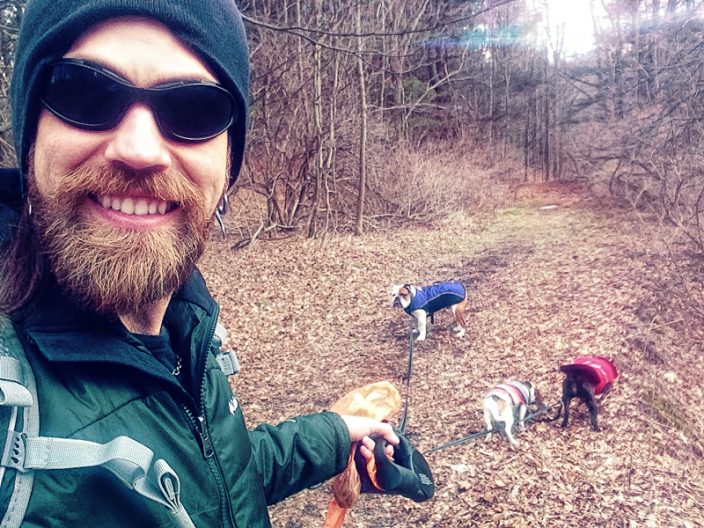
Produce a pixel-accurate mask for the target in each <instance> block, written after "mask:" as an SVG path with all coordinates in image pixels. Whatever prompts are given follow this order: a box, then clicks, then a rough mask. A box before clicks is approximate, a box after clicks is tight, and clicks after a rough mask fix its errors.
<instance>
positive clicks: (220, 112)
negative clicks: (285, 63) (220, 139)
mask: <svg viewBox="0 0 704 528" xmlns="http://www.w3.org/2000/svg"><path fill="white" fill-rule="evenodd" d="M42 103H43V104H44V106H45V107H46V108H47V109H48V110H49V111H50V112H52V113H53V114H54V115H55V116H57V117H58V118H59V119H61V120H63V121H65V122H66V123H68V124H70V125H73V126H75V127H78V128H83V129H85V130H110V129H111V128H114V127H116V126H117V125H118V124H119V123H120V121H121V120H122V118H123V117H124V116H125V113H127V110H128V109H129V108H130V106H132V105H133V104H135V103H144V104H146V105H148V106H149V108H150V109H151V110H152V112H153V114H154V119H155V120H156V123H157V125H158V126H159V130H160V131H161V133H162V134H163V135H164V136H165V137H167V138H169V139H173V140H176V141H189V142H190V141H192V142H195V141H205V140H208V139H211V138H214V137H215V136H217V135H219V134H221V133H223V132H224V131H225V130H227V129H228V128H230V126H231V125H232V123H234V121H235V120H236V119H237V106H236V104H235V99H234V97H233V96H232V94H230V92H228V91H227V90H226V89H225V88H223V87H222V86H220V85H218V84H215V83H211V82H207V81H185V80H184V81H176V82H169V83H166V84H161V85H158V86H154V87H151V88H137V87H136V86H134V85H133V84H131V83H130V82H129V81H127V80H126V79H123V78H122V77H120V76H119V75H117V74H116V73H114V72H112V71H110V70H108V69H106V68H103V67H101V66H99V65H97V64H94V63H91V62H87V61H83V60H79V59H61V60H58V61H56V62H53V63H51V64H50V65H49V71H48V74H47V79H46V85H45V87H44V92H43V96H42Z"/></svg>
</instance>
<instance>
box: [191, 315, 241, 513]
mask: <svg viewBox="0 0 704 528" xmlns="http://www.w3.org/2000/svg"><path fill="white" fill-rule="evenodd" d="M219 315H220V309H219V307H216V309H215V314H214V318H212V319H211V321H214V322H211V323H210V328H209V329H208V332H207V333H206V336H208V337H209V339H207V340H206V341H205V350H202V349H201V350H200V353H201V354H200V357H201V358H202V359H201V363H200V364H199V365H198V372H202V377H201V381H200V395H199V399H198V402H197V407H198V412H199V413H200V414H199V416H197V417H196V416H195V415H194V414H193V412H192V411H191V409H190V408H189V407H188V405H186V404H184V405H183V409H184V411H185V413H186V416H187V417H188V421H189V422H190V423H191V427H192V429H193V430H194V432H195V433H196V434H197V435H198V437H199V440H200V445H201V451H202V453H203V458H204V459H205V461H206V462H207V463H208V466H209V467H210V471H211V473H212V474H213V478H214V479H215V483H216V485H217V488H218V495H219V497H220V515H221V517H222V520H223V523H224V522H225V521H226V520H228V521H229V523H230V524H229V526H236V525H235V516H234V512H233V511H232V506H231V505H230V499H229V494H228V492H227V490H226V489H225V476H224V474H223V470H222V466H221V465H220V461H219V460H218V457H217V455H216V453H215V449H214V448H213V444H212V441H211V440H210V432H209V430H208V422H207V420H206V418H205V404H204V403H203V402H204V401H205V385H206V383H205V381H206V370H205V365H206V363H207V361H208V354H210V347H211V346H212V341H213V336H214V335H215V325H216V324H217V320H218V317H219ZM225 526H228V525H225Z"/></svg>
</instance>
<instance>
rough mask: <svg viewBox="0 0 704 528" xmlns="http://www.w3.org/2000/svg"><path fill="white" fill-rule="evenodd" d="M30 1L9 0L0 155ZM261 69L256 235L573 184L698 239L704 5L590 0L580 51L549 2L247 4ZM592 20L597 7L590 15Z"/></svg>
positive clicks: (255, 127)
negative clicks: (585, 49)
mask: <svg viewBox="0 0 704 528" xmlns="http://www.w3.org/2000/svg"><path fill="white" fill-rule="evenodd" d="M24 4H25V1H23V0H2V2H0V12H1V13H2V23H1V25H0V32H1V33H0V34H1V36H2V42H1V48H0V61H2V64H1V66H2V68H1V72H2V78H1V81H2V82H1V84H0V113H1V115H0V162H1V163H2V164H3V165H12V164H13V163H14V158H13V151H12V137H11V127H10V118H9V112H8V103H7V94H8V82H9V78H10V74H11V71H12V65H13V63H12V61H13V50H14V45H15V40H16V38H17V33H18V27H19V24H20V21H21V18H22V12H23V7H24ZM239 4H240V7H241V9H242V11H243V14H244V16H245V20H246V25H247V31H248V35H249V41H250V47H251V50H250V53H251V59H252V66H253V75H252V86H251V102H252V109H251V119H250V139H249V143H248V149H247V155H246V164H245V167H244V170H243V173H242V175H241V177H240V180H239V184H238V188H239V189H246V192H241V193H238V194H237V196H238V198H239V199H242V200H247V199H248V197H251V196H252V193H253V194H255V195H256V196H257V197H259V198H260V202H259V203H261V204H262V213H261V214H260V215H259V216H260V220H261V221H260V223H259V225H252V226H247V230H248V231H247V233H246V237H247V238H249V239H251V238H252V237H254V236H262V235H267V236H272V237H273V236H281V235H285V234H289V233H291V232H304V233H305V234H306V235H307V236H311V237H312V236H320V235H321V234H324V233H326V232H330V231H340V230H350V229H353V230H354V231H356V232H357V233H361V232H362V231H364V230H366V229H369V228H371V227H375V226H377V225H379V224H381V223H384V222H387V221H406V220H411V221H424V220H429V219H433V218H437V217H440V216H443V215H446V214H448V213H449V212H452V211H457V210H468V209H469V210H471V209H476V208H482V207H491V205H492V196H493V195H494V194H495V193H496V192H497V188H496V186H495V185H494V184H496V183H507V182H508V183H511V184H514V185H516V184H519V183H520V182H522V181H551V180H581V181H583V182H585V183H588V184H589V185H592V186H598V187H601V188H603V189H604V190H607V191H608V192H609V193H611V194H612V195H613V196H615V197H617V198H618V199H620V200H623V202H624V203H625V204H628V205H632V206H636V207H639V208H641V209H643V210H645V211H648V212H650V213H653V214H655V215H657V218H658V219H659V220H662V221H666V222H670V223H673V224H675V225H677V226H679V227H681V228H682V229H683V230H684V231H685V232H686V233H687V235H688V236H689V237H690V238H691V240H692V241H693V242H694V243H695V244H696V246H697V248H698V250H700V251H701V250H702V249H703V248H704V234H703V233H702V227H701V226H702V217H701V215H702V211H701V210H702V200H703V198H704V175H703V171H702V170H701V169H702V164H703V161H702V156H701V154H700V150H701V148H700V142H701V140H702V123H701V118H700V116H701V115H702V106H703V103H702V97H701V90H702V85H703V84H702V72H703V71H704V68H702V66H703V64H702V62H703V60H704V49H703V46H702V45H703V42H702V29H703V22H702V19H701V7H702V4H704V2H702V1H696V0H619V1H614V0H592V2H591V10H590V16H591V18H592V20H591V24H593V26H594V32H595V33H594V40H595V44H594V46H593V48H592V49H591V50H590V51H589V53H587V54H582V55H580V56H573V55H571V53H570V50H569V49H567V47H566V46H565V42H569V41H570V37H571V35H569V34H568V33H567V30H566V28H565V26H564V25H563V26H561V25H559V24H555V23H551V18H550V17H551V5H554V4H553V3H552V2H549V1H547V0H376V1H362V0H354V1H350V2H329V1H328V2H324V1H322V0H308V1H305V2H304V1H302V0H289V1H287V2H282V1H280V0H252V1H246V2H239ZM587 22H588V21H587Z"/></svg>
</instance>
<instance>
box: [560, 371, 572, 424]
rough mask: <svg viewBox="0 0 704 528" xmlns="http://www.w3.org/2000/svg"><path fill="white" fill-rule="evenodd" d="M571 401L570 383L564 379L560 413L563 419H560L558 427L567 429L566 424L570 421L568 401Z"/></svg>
mask: <svg viewBox="0 0 704 528" xmlns="http://www.w3.org/2000/svg"><path fill="white" fill-rule="evenodd" d="M571 400H572V394H571V390H570V382H569V379H567V378H565V381H564V382H563V384H562V412H563V413H564V414H563V417H562V425H561V426H560V427H567V424H568V422H569V421H570V401H571Z"/></svg>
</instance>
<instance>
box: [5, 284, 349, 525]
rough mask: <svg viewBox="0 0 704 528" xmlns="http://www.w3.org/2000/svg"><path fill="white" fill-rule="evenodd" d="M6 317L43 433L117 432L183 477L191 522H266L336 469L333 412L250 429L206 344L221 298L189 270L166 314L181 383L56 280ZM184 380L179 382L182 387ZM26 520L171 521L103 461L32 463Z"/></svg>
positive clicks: (87, 435) (338, 450)
mask: <svg viewBox="0 0 704 528" xmlns="http://www.w3.org/2000/svg"><path fill="white" fill-rule="evenodd" d="M43 291H44V293H43V294H42V295H41V297H40V298H39V299H38V301H37V303H36V304H35V305H33V306H32V307H31V309H30V310H27V313H25V314H23V315H21V316H19V317H18V316H16V317H14V324H15V328H16V330H17V333H18V335H19V337H20V339H21V340H22V341H23V343H24V347H25V350H26V353H27V356H28V360H29V362H30V364H31V365H32V368H33V370H34V375H35V378H36V383H37V391H38V395H39V402H40V416H41V430H40V435H42V436H58V437H64V438H77V439H84V440H91V441H94V442H100V443H104V442H108V441H110V440H112V439H113V438H115V437H116V436H121V435H126V436H129V437H132V438H133V439H135V440H137V441H138V442H141V443H142V444H144V445H146V446H148V447H149V448H151V449H152V450H153V451H154V454H155V459H157V458H163V459H164V460H165V461H166V462H168V464H169V465H170V466H171V467H172V468H173V469H174V470H175V472H176V473H177V474H178V476H179V478H180V481H181V501H182V503H183V505H184V507H185V508H186V510H187V511H188V513H189V514H190V516H191V518H192V520H193V522H194V524H195V525H196V526H197V527H201V526H202V527H208V528H212V527H221V526H222V527H233V526H237V527H241V528H252V527H260V526H270V522H269V516H268V513H267V505H268V504H273V503H275V502H277V501H280V500H282V499H284V498H286V497H288V496H289V495H292V494H294V493H296V492H298V491H300V490H302V489H304V488H307V487H309V486H312V485H314V484H318V483H320V482H322V481H325V480H327V479H329V478H331V477H332V476H334V475H336V474H337V473H339V472H340V471H341V470H342V469H343V468H344V467H345V465H346V463H347V457H348V454H349V449H350V438H349V434H348V432H347V428H346V427H345V425H344V422H343V421H342V420H341V418H340V417H339V416H337V415H336V414H333V413H319V414H314V415H308V416H303V417H298V418H295V419H292V420H288V421H286V422H284V423H282V424H280V425H278V426H270V425H262V426H260V427H258V428H256V429H255V430H253V431H251V432H248V431H247V429H246V427H245V422H244V417H243V415H242V410H241V408H240V406H239V405H238V404H237V400H236V399H235V397H234V395H233V393H232V390H231V389H230V386H229V384H228V382H227V379H226V377H225V375H224V374H223V373H222V371H221V370H220V369H219V367H218V364H217V363H216V361H215V360H214V356H213V354H212V353H210V352H211V350H210V347H211V341H212V337H213V332H214V329H215V325H216V322H217V317H218V310H219V309H218V306H217V304H216V303H215V301H214V300H213V299H212V298H211V297H210V295H209V294H208V291H207V289H206V287H205V283H204V281H203V279H202V277H201V276H200V274H199V273H198V272H194V274H193V275H192V276H191V278H190V279H189V280H188V282H187V284H186V285H184V287H183V288H181V289H180V290H179V291H178V292H177V293H176V294H175V295H174V297H173V299H172V301H171V303H170V304H169V308H168V310H167V314H166V319H165V322H166V324H167V326H168V327H169V329H170V331H171V334H170V335H171V340H172V344H173V346H174V347H175V348H176V349H177V351H178V353H180V354H181V355H182V357H183V358H184V361H183V368H184V369H186V372H185V374H184V379H185V380H187V381H185V382H184V383H183V385H182V384H180V383H179V382H178V380H176V379H175V377H174V376H173V375H172V374H171V372H169V370H168V369H167V368H166V367H165V366H163V365H162V364H161V363H160V362H158V361H157V360H156V359H154V358H153V357H152V356H151V355H150V354H149V353H148V351H147V349H146V348H144V346H143V345H142V344H141V342H140V341H139V340H137V339H136V338H135V337H134V336H132V335H131V334H129V333H128V332H127V331H126V330H125V329H124V327H123V326H122V325H121V324H120V323H119V321H118V320H116V319H114V318H113V319H110V318H105V317H101V316H98V315H96V314H93V313H88V312H82V311H80V310H79V309H78V308H77V307H76V306H75V305H73V304H72V303H70V302H68V301H67V300H66V299H65V298H64V296H63V295H61V294H60V292H59V290H58V287H57V286H56V285H55V284H51V285H48V286H47V287H46V288H44V289H43ZM184 386H185V388H184ZM23 526H42V527H70V526H99V527H101V528H109V527H116V528H117V527H120V528H124V527H126V526H129V527H132V528H137V527H144V528H154V527H160V526H172V524H171V521H170V519H169V515H168V512H167V510H166V508H165V507H164V506H162V505H160V504H158V503H156V502H153V501H150V500H147V499H145V498H143V497H142V496H140V495H138V494H137V493H135V492H134V491H132V490H129V489H128V488H127V487H125V486H124V485H123V484H122V483H121V482H120V481H119V480H118V479H117V478H116V477H115V476H114V475H112V474H111V473H110V472H109V471H107V470H105V469H102V468H87V469H71V470H44V471H39V470H38V471H36V472H35V481H34V488H33V491H32V496H31V499H30V503H29V508H28V511H27V514H26V516H25V521H24V524H23Z"/></svg>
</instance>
